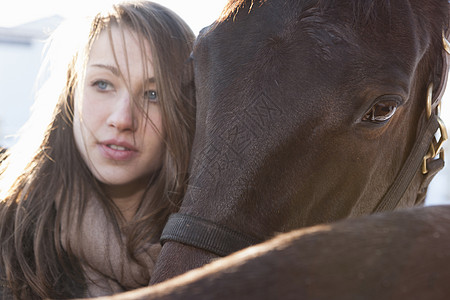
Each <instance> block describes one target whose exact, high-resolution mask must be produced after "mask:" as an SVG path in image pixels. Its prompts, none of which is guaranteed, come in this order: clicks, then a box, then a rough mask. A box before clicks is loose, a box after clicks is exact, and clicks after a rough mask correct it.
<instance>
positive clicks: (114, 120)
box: [108, 93, 138, 132]
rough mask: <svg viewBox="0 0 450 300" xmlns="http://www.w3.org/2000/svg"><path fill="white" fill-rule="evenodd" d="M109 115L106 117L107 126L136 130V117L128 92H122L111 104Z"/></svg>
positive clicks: (122, 129) (123, 129) (120, 129)
mask: <svg viewBox="0 0 450 300" xmlns="http://www.w3.org/2000/svg"><path fill="white" fill-rule="evenodd" d="M110 112H111V113H110V115H109V117H108V126H111V127H114V128H116V129H117V130H119V131H133V132H134V131H136V130H137V126H138V124H137V119H136V114H135V113H134V109H133V103H132V100H131V96H130V94H129V93H123V95H121V96H120V97H119V98H118V99H117V100H116V101H115V102H114V104H112V107H111V111H110Z"/></svg>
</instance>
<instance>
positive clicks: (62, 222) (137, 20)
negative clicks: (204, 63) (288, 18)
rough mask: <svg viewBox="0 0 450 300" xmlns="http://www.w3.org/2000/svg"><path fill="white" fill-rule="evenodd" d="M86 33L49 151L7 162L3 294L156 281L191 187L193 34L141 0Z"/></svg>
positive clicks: (53, 294)
mask: <svg viewBox="0 0 450 300" xmlns="http://www.w3.org/2000/svg"><path fill="white" fill-rule="evenodd" d="M77 30H78V31H81V27H80V28H77ZM85 37H86V38H87V39H86V41H85V43H82V45H83V47H81V48H80V49H78V50H77V51H76V52H75V53H73V55H72V56H71V62H70V64H69V66H68V68H66V75H67V77H66V78H65V82H64V88H63V89H62V92H61V93H60V95H59V98H58V101H57V103H56V106H55V105H54V106H53V107H51V106H49V105H47V107H49V108H50V109H52V110H53V115H52V118H51V122H50V124H48V126H47V127H46V129H45V133H44V135H43V139H42V140H41V141H40V145H39V147H38V148H37V150H36V151H34V152H33V153H32V156H31V158H30V159H28V160H26V164H24V165H22V166H21V162H23V161H24V159H23V156H21V155H22V154H23V153H24V150H26V149H29V146H27V144H26V143H21V142H20V141H19V142H18V143H17V146H16V147H12V148H11V149H9V150H8V151H7V152H6V155H5V156H6V159H5V161H4V162H3V163H2V164H1V165H0V168H1V169H0V174H1V177H0V184H2V186H1V187H0V193H1V198H0V199H1V201H2V202H1V204H0V242H1V256H0V258H1V259H0V275H1V293H2V294H3V295H2V296H3V297H4V298H16V299H34V298H36V299H39V298H71V297H85V296H89V297H93V296H101V295H108V294H112V293H116V292H122V291H126V290H130V289H135V288H138V287H141V286H146V285H148V282H149V279H150V276H151V271H152V269H153V264H154V261H155V259H156V257H157V255H158V253H159V249H160V248H159V247H160V246H159V242H158V239H159V236H160V233H161V231H162V228H163V226H164V224H165V222H166V219H167V217H168V215H169V214H170V213H171V212H173V211H176V210H177V208H178V205H179V203H180V202H181V198H182V196H183V194H184V191H185V188H186V185H187V179H188V176H187V168H188V161H189V153H190V148H191V143H192V139H193V132H194V127H195V119H194V117H195V102H194V101H195V99H194V86H193V70H192V64H191V61H190V60H189V55H190V52H191V50H192V44H193V40H194V34H193V33H192V31H191V30H190V29H189V27H188V26H187V25H186V24H185V23H184V22H183V21H182V20H181V19H180V18H179V17H178V16H177V15H175V14H174V13H173V12H171V11H170V10H168V9H166V8H164V7H162V6H160V5H157V4H155V3H151V2H147V1H142V2H134V3H126V4H125V3H124V4H118V5H115V6H113V7H112V9H111V10H110V11H108V12H105V13H101V14H99V15H97V16H96V17H95V18H94V19H93V20H92V22H91V23H90V28H89V32H88V33H87V34H85ZM66 38H67V39H73V36H72V35H71V36H67V37H66ZM57 51H58V50H57ZM39 113H40V112H39ZM39 119H40V118H36V120H39ZM29 128H38V126H34V124H32V126H29ZM11 178H14V180H13V181H12V182H10V181H9V180H8V179H11ZM4 185H6V186H4Z"/></svg>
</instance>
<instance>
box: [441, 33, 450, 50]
mask: <svg viewBox="0 0 450 300" xmlns="http://www.w3.org/2000/svg"><path fill="white" fill-rule="evenodd" d="M442 43H443V44H444V49H445V51H446V52H447V53H448V54H450V43H449V41H448V40H447V38H446V37H445V34H444V31H443V30H442Z"/></svg>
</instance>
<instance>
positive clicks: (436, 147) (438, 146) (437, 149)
mask: <svg viewBox="0 0 450 300" xmlns="http://www.w3.org/2000/svg"><path fill="white" fill-rule="evenodd" d="M447 43H448V42H447ZM432 98H433V84H432V83H431V84H430V85H429V86H428V91H427V107H426V112H427V118H428V119H429V118H430V117H431V114H432V107H431V106H432V101H433V100H432ZM439 105H440V104H439ZM436 109H437V116H436V118H437V121H438V123H439V130H440V134H441V137H440V138H439V141H436V138H433V140H432V141H431V144H430V148H429V149H428V152H427V154H426V155H425V156H424V157H423V163H422V174H427V173H428V168H427V160H428V159H431V158H432V159H434V158H436V156H438V155H439V158H442V159H444V149H443V148H442V146H443V145H444V142H445V141H446V140H447V139H448V134H447V128H446V126H445V124H444V121H442V119H441V118H440V117H439V107H438V108H436Z"/></svg>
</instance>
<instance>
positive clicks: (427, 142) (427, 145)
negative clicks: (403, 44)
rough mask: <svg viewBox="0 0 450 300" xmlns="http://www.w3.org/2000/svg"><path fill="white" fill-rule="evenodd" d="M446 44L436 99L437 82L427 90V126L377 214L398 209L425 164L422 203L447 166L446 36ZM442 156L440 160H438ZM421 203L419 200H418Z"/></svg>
mask: <svg viewBox="0 0 450 300" xmlns="http://www.w3.org/2000/svg"><path fill="white" fill-rule="evenodd" d="M442 42H443V48H444V51H442V60H441V61H442V66H441V68H440V70H439V72H438V76H439V79H440V80H439V86H438V88H437V89H436V93H435V97H433V83H430V85H429V87H428V90H427V104H426V111H425V112H424V113H423V114H422V116H421V118H422V119H423V120H426V122H425V126H423V127H422V128H421V130H420V133H419V135H418V137H417V139H416V142H415V144H414V146H413V149H412V150H411V152H410V154H409V156H408V158H407V159H406V161H405V163H404V164H403V167H402V169H401V170H400V172H399V173H398V175H397V177H396V178H395V181H394V183H393V184H392V185H391V186H390V188H389V189H388V191H387V192H386V194H385V195H384V197H383V199H381V201H380V202H379V203H378V205H377V206H376V207H375V209H374V210H373V212H374V213H376V212H382V211H387V210H393V209H394V208H396V207H397V206H398V204H399V202H400V200H401V199H402V198H403V195H404V194H405V192H406V191H407V190H408V188H409V186H410V185H411V182H412V181H413V179H414V176H415V175H416V174H417V172H418V170H420V167H421V165H422V174H423V178H422V184H421V186H420V188H419V192H418V196H419V197H420V198H421V199H419V201H422V200H423V198H424V196H425V191H426V189H427V187H428V184H429V183H430V182H431V179H432V178H433V177H434V175H436V174H437V172H439V171H440V170H441V169H442V168H443V167H444V151H443V149H442V144H443V143H444V141H445V140H446V139H447V130H446V128H445V125H444V122H443V121H442V120H441V119H440V118H439V115H438V114H439V105H440V102H441V99H442V96H443V94H444V91H445V87H446V84H447V77H448V54H450V45H449V42H448V41H447V39H446V38H445V35H444V33H442ZM438 130H440V134H441V138H440V140H439V141H436V139H435V134H436V133H437V131H438ZM438 156H439V157H438ZM416 202H417V201H416Z"/></svg>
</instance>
